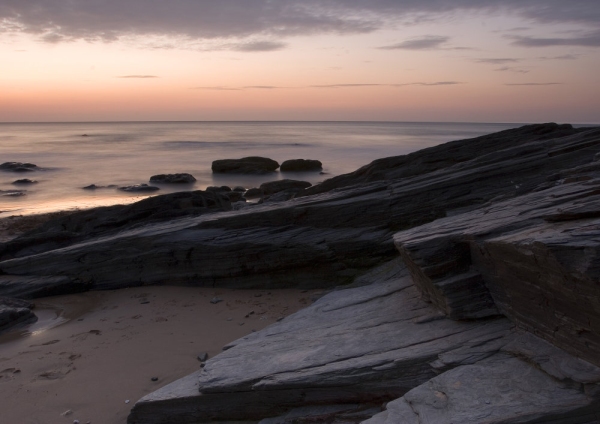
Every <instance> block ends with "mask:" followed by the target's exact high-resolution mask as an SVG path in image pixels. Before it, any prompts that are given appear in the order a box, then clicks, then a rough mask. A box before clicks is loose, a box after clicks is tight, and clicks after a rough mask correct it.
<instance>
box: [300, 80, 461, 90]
mask: <svg viewBox="0 0 600 424" xmlns="http://www.w3.org/2000/svg"><path fill="white" fill-rule="evenodd" d="M456 84H464V83H463V82H459V81H436V82H408V83H404V84H327V85H311V86H310V88H354V87H407V86H409V85H421V86H426V87H431V86H438V85H456Z"/></svg>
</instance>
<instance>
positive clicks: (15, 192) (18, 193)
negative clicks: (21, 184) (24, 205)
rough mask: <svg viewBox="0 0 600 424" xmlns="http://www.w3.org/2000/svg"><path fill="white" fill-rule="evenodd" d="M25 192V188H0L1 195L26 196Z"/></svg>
mask: <svg viewBox="0 0 600 424" xmlns="http://www.w3.org/2000/svg"><path fill="white" fill-rule="evenodd" d="M26 195H27V193H26V192H25V190H6V191H3V190H0V196H3V197H19V196H26Z"/></svg>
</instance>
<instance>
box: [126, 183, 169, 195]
mask: <svg viewBox="0 0 600 424" xmlns="http://www.w3.org/2000/svg"><path fill="white" fill-rule="evenodd" d="M119 190H121V191H128V192H132V193H146V192H151V191H157V190H160V188H158V187H155V186H150V185H148V184H134V185H130V186H125V187H119Z"/></svg>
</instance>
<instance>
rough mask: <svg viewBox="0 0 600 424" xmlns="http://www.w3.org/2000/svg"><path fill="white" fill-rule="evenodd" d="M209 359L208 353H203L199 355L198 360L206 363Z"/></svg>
mask: <svg viewBox="0 0 600 424" xmlns="http://www.w3.org/2000/svg"><path fill="white" fill-rule="evenodd" d="M207 359H208V353H206V352H202V353H200V354H199V355H198V360H199V361H200V362H206V360H207Z"/></svg>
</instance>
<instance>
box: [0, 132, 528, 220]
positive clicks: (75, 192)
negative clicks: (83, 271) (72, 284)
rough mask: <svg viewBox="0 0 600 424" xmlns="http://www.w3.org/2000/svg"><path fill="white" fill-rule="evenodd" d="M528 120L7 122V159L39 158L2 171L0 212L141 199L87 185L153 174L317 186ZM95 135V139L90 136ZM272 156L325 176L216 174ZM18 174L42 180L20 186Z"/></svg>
mask: <svg viewBox="0 0 600 424" xmlns="http://www.w3.org/2000/svg"><path fill="white" fill-rule="evenodd" d="M520 125H521V124H481V123H401V122H399V123H396V122H127V123H123V122H118V123H15V124H11V123H0V163H3V162H31V163H34V164H36V165H38V166H39V167H41V168H43V170H42V171H36V172H28V173H19V174H17V173H11V172H0V190H2V191H3V193H0V194H5V193H6V191H8V190H16V189H25V190H26V195H24V196H18V197H9V196H0V211H1V213H0V216H8V215H13V214H29V213H37V212H47V211H54V210H62V209H71V208H86V207H90V206H95V205H106V204H116V203H126V202H127V203H128V202H131V201H133V200H136V199H139V198H141V197H142V196H143V195H140V196H132V195H131V194H128V193H124V192H121V191H118V190H115V189H101V190H95V191H88V190H83V189H82V187H84V186H86V185H89V184H96V185H98V186H100V185H111V184H116V185H118V186H124V185H131V184H140V183H148V180H149V178H150V176H152V175H155V174H164V173H179V172H188V173H190V174H192V175H194V177H196V179H197V180H198V181H197V182H196V183H195V184H194V185H193V186H186V187H185V188H183V187H181V186H164V185H163V186H161V190H160V191H158V192H155V194H162V193H169V192H173V191H179V190H182V189H186V190H198V189H204V188H206V187H207V186H211V185H217V186H220V185H229V186H236V185H241V186H244V187H246V188H250V187H257V186H258V185H260V183H262V182H265V181H270V180H274V179H280V178H292V179H302V180H305V181H310V182H311V183H313V184H316V183H318V182H320V181H323V180H325V179H327V178H331V177H332V176H335V175H339V174H344V173H348V172H351V171H354V170H355V169H357V168H359V167H361V166H362V165H365V164H367V163H369V162H371V161H372V160H374V159H378V158H382V157H387V156H395V155H402V154H406V153H410V152H413V151H415V150H419V149H422V148H425V147H429V146H433V145H437V144H440V143H444V142H446V141H451V140H457V139H464V138H470V137H476V136H479V135H483V134H488V133H491V132H495V131H500V130H504V129H507V128H513V127H516V126H520ZM84 134H87V136H83V135H84ZM244 156H266V157H270V158H272V159H275V160H276V161H278V162H279V163H281V162H283V161H284V160H287V159H297V158H302V159H318V160H320V161H321V162H323V168H324V172H326V174H325V175H321V174H319V173H304V174H289V173H286V174H280V173H276V174H274V175H268V176H260V177H259V176H240V175H238V176H223V175H213V174H212V173H211V163H212V161H213V160H216V159H226V158H241V157H244ZM20 178H30V179H35V180H37V181H38V183H37V184H35V185H28V186H16V185H14V184H12V183H13V182H14V181H15V180H17V179H20Z"/></svg>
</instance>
